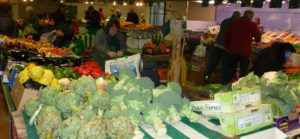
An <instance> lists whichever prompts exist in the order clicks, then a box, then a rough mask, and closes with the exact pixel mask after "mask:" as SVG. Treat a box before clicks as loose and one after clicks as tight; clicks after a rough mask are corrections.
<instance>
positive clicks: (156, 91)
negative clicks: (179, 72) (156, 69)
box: [152, 85, 170, 97]
mask: <svg viewBox="0 0 300 139" xmlns="http://www.w3.org/2000/svg"><path fill="white" fill-rule="evenodd" d="M167 91H170V89H168V88H167V87H166V86H164V85H160V86H158V87H156V88H154V89H153V90H152V92H153V97H158V96H159V95H161V94H163V93H165V92H167Z"/></svg>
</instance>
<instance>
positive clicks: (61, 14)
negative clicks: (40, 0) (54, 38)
mask: <svg viewBox="0 0 300 139" xmlns="http://www.w3.org/2000/svg"><path fill="white" fill-rule="evenodd" d="M55 14H56V16H57V20H59V21H61V22H64V23H66V5H64V4H59V5H58V8H57V10H56V11H55Z"/></svg>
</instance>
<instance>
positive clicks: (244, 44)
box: [224, 10, 262, 78]
mask: <svg viewBox="0 0 300 139" xmlns="http://www.w3.org/2000/svg"><path fill="white" fill-rule="evenodd" d="M253 16H254V12H253V11H251V10H247V11H245V13H244V16H243V17H242V18H240V19H238V20H236V21H234V22H232V23H231V25H230V26H229V28H228V29H227V31H226V33H225V36H224V46H225V47H226V48H227V50H228V52H229V54H230V78H233V76H234V74H235V72H236V68H237V65H238V63H239V65H240V69H241V72H240V77H244V76H246V75H247V74H248V72H249V69H248V68H249V64H250V60H249V57H250V55H251V53H252V51H251V47H252V42H253V38H254V39H255V42H260V41H261V35H262V34H261V32H260V31H259V30H258V28H257V25H256V24H255V23H254V22H252V18H253Z"/></svg>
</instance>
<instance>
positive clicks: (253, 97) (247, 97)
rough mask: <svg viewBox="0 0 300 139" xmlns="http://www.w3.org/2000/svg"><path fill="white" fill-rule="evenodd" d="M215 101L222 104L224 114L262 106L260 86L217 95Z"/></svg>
mask: <svg viewBox="0 0 300 139" xmlns="http://www.w3.org/2000/svg"><path fill="white" fill-rule="evenodd" d="M214 97H215V101H219V102H221V105H222V109H223V112H236V111H240V110H243V109H245V108H247V107H249V106H255V105H258V104H261V91H260V86H255V87H251V88H243V89H242V90H237V91H231V92H226V93H217V94H215V96H214Z"/></svg>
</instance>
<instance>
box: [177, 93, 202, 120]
mask: <svg viewBox="0 0 300 139" xmlns="http://www.w3.org/2000/svg"><path fill="white" fill-rule="evenodd" d="M175 107H176V109H177V111H178V112H179V113H180V116H181V117H187V118H188V119H189V120H190V121H191V122H196V121H197V120H198V119H199V118H200V116H199V115H198V114H197V113H195V112H193V111H192V110H190V108H189V107H190V101H189V100H188V99H186V98H183V99H181V100H180V103H177V104H176V105H175Z"/></svg>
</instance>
